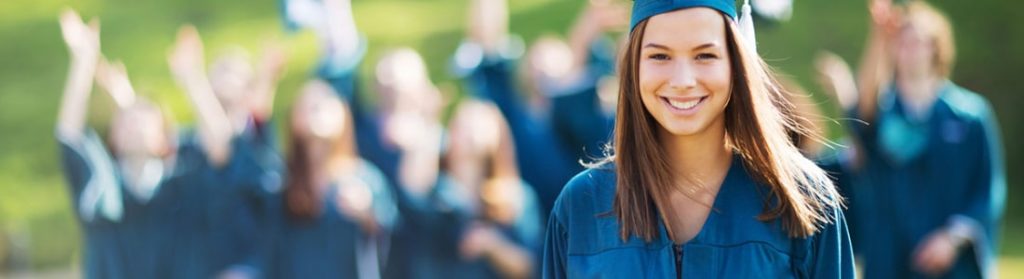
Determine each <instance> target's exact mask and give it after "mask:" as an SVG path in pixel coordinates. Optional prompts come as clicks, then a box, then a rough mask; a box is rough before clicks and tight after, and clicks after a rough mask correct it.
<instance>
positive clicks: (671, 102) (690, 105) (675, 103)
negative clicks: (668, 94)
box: [668, 99, 701, 110]
mask: <svg viewBox="0 0 1024 279" xmlns="http://www.w3.org/2000/svg"><path fill="white" fill-rule="evenodd" d="M700 101H701V99H696V100H693V101H687V102H679V101H674V100H672V99H668V104H669V105H672V107H674V108H677V109H684V110H685V109H692V108H693V107H695V106H697V104H699V103H700Z"/></svg>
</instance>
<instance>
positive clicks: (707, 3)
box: [629, 0, 757, 51]
mask: <svg viewBox="0 0 1024 279" xmlns="http://www.w3.org/2000/svg"><path fill="white" fill-rule="evenodd" d="M696 7H706V8H711V9H715V10H717V11H719V12H721V13H723V14H726V15H728V16H729V17H730V18H732V19H733V20H735V21H736V23H737V25H738V26H739V28H740V34H741V35H742V36H743V37H744V38H745V39H746V42H747V44H748V47H750V49H752V50H755V51H756V50H757V44H756V43H755V41H756V40H755V37H754V21H753V18H752V17H751V16H750V0H743V6H742V8H741V10H740V11H741V12H742V15H741V16H737V14H736V2H735V1H734V0H634V1H633V14H632V15H631V17H630V20H629V30H630V31H632V30H633V28H635V27H636V24H637V23H639V22H641V21H643V20H645V19H648V18H650V17H652V16H655V15H659V14H663V13H667V12H671V11H675V10H680V9H686V8H696Z"/></svg>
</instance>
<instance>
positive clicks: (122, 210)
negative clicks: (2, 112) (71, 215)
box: [56, 10, 226, 278]
mask: <svg viewBox="0 0 1024 279" xmlns="http://www.w3.org/2000/svg"><path fill="white" fill-rule="evenodd" d="M60 21H61V29H62V32H63V34H64V40H65V42H66V43H67V45H68V48H69V50H70V51H71V53H72V66H71V69H70V72H69V75H68V82H67V85H66V87H65V90H64V97H63V98H62V100H61V106H60V111H59V115H58V117H57V128H56V133H57V139H58V141H59V142H60V144H61V154H62V161H63V166H64V172H65V178H66V179H67V181H68V184H69V187H70V189H71V191H70V192H71V194H72V195H71V197H72V201H73V204H74V208H76V213H77V216H78V217H79V218H78V219H79V221H80V224H81V226H82V227H83V231H84V238H85V241H84V243H85V249H84V250H83V256H82V260H83V266H84V268H83V273H84V274H83V277H85V278H154V277H155V278H197V277H204V276H206V275H207V274H206V271H207V267H206V261H205V259H206V258H205V255H206V250H205V249H204V245H203V244H204V243H203V242H202V239H201V238H200V236H202V235H204V234H206V233H207V231H206V230H205V227H204V223H203V221H204V219H203V218H204V215H203V213H205V212H204V209H205V207H204V206H203V205H204V203H203V201H204V199H203V195H202V191H203V190H204V189H206V188H207V187H210V186H211V185H213V184H215V183H216V179H215V178H214V177H213V175H211V173H210V172H208V171H206V170H207V169H209V168H207V167H205V166H207V165H208V164H209V163H210V162H216V161H217V160H221V159H223V158H224V155H226V154H223V153H217V152H218V151H217V150H210V151H212V152H210V151H207V150H205V148H204V147H203V144H202V143H200V142H211V141H212V142H216V141H218V140H219V139H218V138H217V136H216V134H211V133H210V132H211V130H210V129H209V128H211V127H209V126H206V125H201V127H200V129H199V131H197V133H198V134H199V136H198V137H197V136H194V135H182V136H181V137H180V139H179V138H178V136H177V132H175V130H174V128H173V125H171V124H170V123H171V122H170V120H169V119H168V118H166V117H165V116H164V114H163V113H162V111H161V109H160V108H159V107H157V106H156V105H155V104H153V103H151V102H149V101H147V100H146V99H144V98H142V97H141V96H136V95H135V91H134V89H133V88H132V85H131V82H130V81H129V79H128V75H127V74H126V71H125V69H124V66H123V65H121V64H120V63H111V62H107V61H105V60H104V59H103V58H102V56H101V54H100V48H99V47H100V45H99V24H98V21H96V20H94V21H92V22H91V23H90V24H88V25H87V24H86V23H84V22H83V21H82V20H81V18H80V17H79V16H78V14H77V13H75V12H74V11H71V10H66V11H64V12H63V13H62V14H61V20H60ZM94 78H95V79H96V81H97V83H98V84H99V87H101V88H103V89H104V91H106V92H107V93H109V95H110V96H111V97H112V98H113V100H114V103H115V104H116V106H117V110H116V112H115V113H114V116H113V120H112V122H111V124H110V130H109V141H107V142H109V144H104V141H103V140H102V139H100V137H99V136H98V135H97V133H96V132H95V131H93V130H92V129H91V128H89V127H88V126H87V125H86V123H85V120H86V114H87V113H88V104H89V95H90V93H91V87H92V80H93V79H94ZM196 139H201V140H196Z"/></svg>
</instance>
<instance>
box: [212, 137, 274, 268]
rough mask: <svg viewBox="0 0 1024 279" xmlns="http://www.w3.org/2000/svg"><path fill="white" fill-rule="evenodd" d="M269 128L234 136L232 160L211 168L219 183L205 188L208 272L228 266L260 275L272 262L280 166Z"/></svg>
mask: <svg viewBox="0 0 1024 279" xmlns="http://www.w3.org/2000/svg"><path fill="white" fill-rule="evenodd" d="M254 124H255V123H254ZM267 126H269V122H267V123H263V124H260V125H252V126H250V127H249V128H247V129H246V131H245V132H243V133H241V134H240V135H238V136H236V137H235V139H233V140H232V142H231V148H232V151H231V158H230V161H228V163H227V165H226V166H224V167H222V168H221V169H218V170H215V172H216V173H217V176H218V179H219V180H220V181H222V183H219V185H216V186H214V187H212V188H211V189H208V191H209V197H208V200H209V202H210V204H209V212H208V213H207V214H208V218H209V221H208V222H209V223H210V228H211V232H210V235H209V237H208V241H209V246H208V247H209V248H210V249H211V251H210V256H209V259H210V266H211V270H210V272H211V273H210V275H209V276H216V275H217V274H220V273H222V272H224V271H226V270H229V269H230V270H233V271H235V272H241V273H244V274H248V275H249V276H252V277H254V278H260V277H265V276H266V274H265V273H266V268H267V266H268V265H269V264H271V263H270V262H269V257H270V256H271V255H270V253H271V252H272V248H273V241H274V240H275V239H274V238H275V237H276V232H277V231H278V230H277V227H278V226H279V225H280V223H279V220H280V214H281V198H280V189H281V187H282V171H283V169H284V165H283V162H282V160H281V158H280V156H279V155H278V153H277V150H276V148H274V146H273V134H272V132H271V131H272V130H271V129H269V127H267Z"/></svg>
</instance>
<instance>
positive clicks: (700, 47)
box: [643, 42, 718, 50]
mask: <svg viewBox="0 0 1024 279" xmlns="http://www.w3.org/2000/svg"><path fill="white" fill-rule="evenodd" d="M716 46H718V43H714V42H712V43H705V44H702V45H699V46H697V47H695V48H693V50H702V49H707V48H712V47H716ZM649 47H652V48H659V49H664V50H670V49H669V47H667V46H663V45H659V44H655V43H647V44H646V45H644V47H643V48H649Z"/></svg>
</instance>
